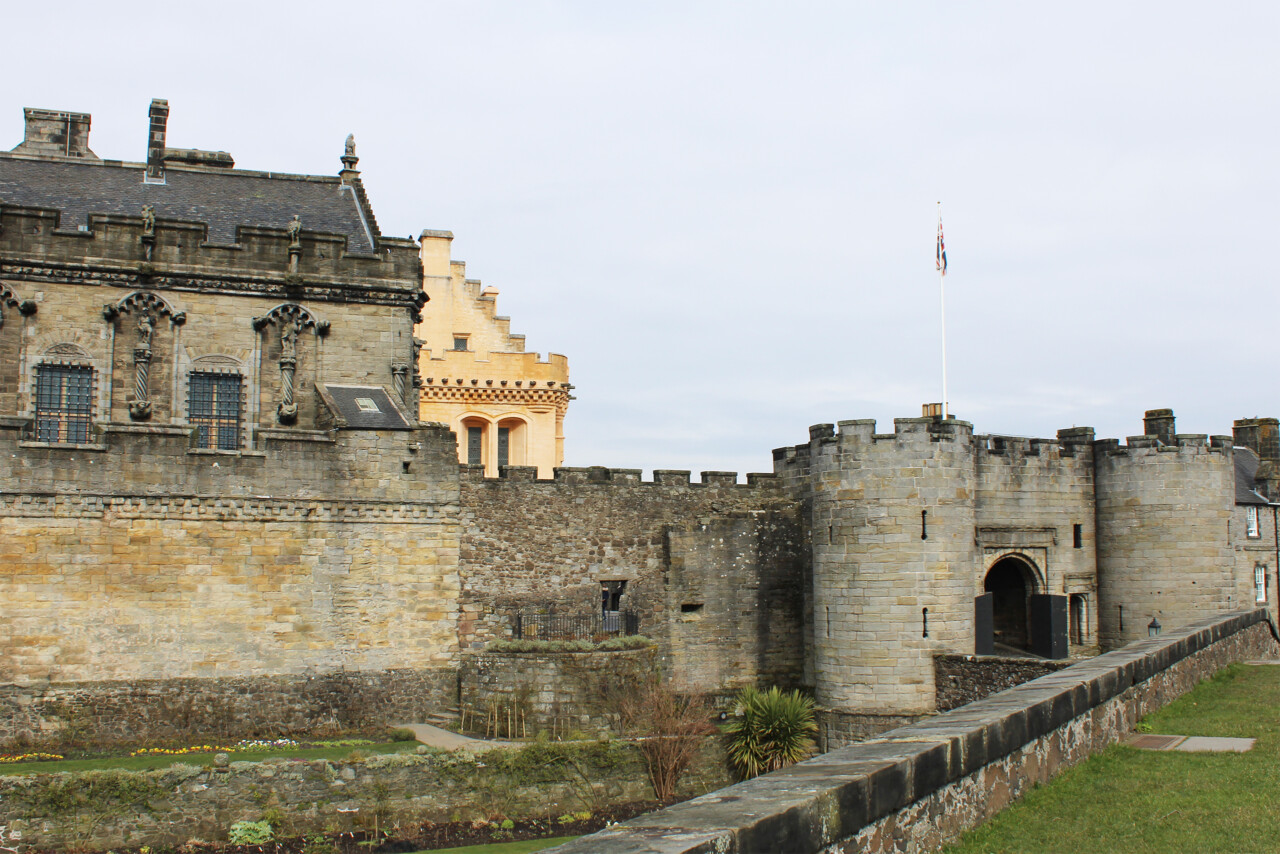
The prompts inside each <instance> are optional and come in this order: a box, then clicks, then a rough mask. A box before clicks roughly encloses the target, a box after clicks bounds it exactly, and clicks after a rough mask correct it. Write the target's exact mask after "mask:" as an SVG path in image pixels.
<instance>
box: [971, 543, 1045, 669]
mask: <svg viewBox="0 0 1280 854" xmlns="http://www.w3.org/2000/svg"><path fill="white" fill-rule="evenodd" d="M982 588H983V590H985V591H986V592H987V593H990V594H991V598H992V603H991V606H992V607H991V610H992V615H991V616H992V628H993V629H994V633H995V642H996V643H997V644H1004V645H1005V646H1011V647H1014V648H1016V649H1023V650H1026V649H1030V648H1031V638H1030V635H1029V633H1028V631H1027V606H1028V601H1029V599H1030V596H1031V594H1032V593H1034V592H1035V580H1034V578H1033V577H1032V575H1031V571H1030V567H1028V566H1027V564H1026V562H1025V561H1022V560H1019V559H1018V558H1016V557H1005V558H1001V559H1000V560H998V561H996V562H995V564H994V565H992V567H991V569H990V571H988V572H987V579H986V581H984V582H983V585H982Z"/></svg>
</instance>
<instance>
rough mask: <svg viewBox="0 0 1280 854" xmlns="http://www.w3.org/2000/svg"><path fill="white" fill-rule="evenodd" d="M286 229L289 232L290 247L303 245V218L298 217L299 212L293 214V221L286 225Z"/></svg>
mask: <svg viewBox="0 0 1280 854" xmlns="http://www.w3.org/2000/svg"><path fill="white" fill-rule="evenodd" d="M286 230H287V231H288V232H289V246H290V248H292V247H294V246H301V245H302V220H300V219H298V215H297V214H294V215H293V222H291V223H289V225H288V226H287V227H286Z"/></svg>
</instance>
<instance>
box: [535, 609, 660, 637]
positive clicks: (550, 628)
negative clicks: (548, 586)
mask: <svg viewBox="0 0 1280 854" xmlns="http://www.w3.org/2000/svg"><path fill="white" fill-rule="evenodd" d="M638 634H640V615H639V614H637V613H636V612H634V611H603V612H597V613H595V614H593V615H591V616H589V617H588V616H582V615H561V614H526V613H524V612H517V613H516V615H515V621H514V624H513V625H512V636H513V637H515V638H516V639H517V640H603V639H605V638H611V637H618V636H619V635H638Z"/></svg>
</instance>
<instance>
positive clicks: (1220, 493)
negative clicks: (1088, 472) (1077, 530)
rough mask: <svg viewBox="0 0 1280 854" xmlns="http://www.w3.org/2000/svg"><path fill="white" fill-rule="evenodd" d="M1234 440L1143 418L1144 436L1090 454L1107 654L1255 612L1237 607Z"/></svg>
mask: <svg viewBox="0 0 1280 854" xmlns="http://www.w3.org/2000/svg"><path fill="white" fill-rule="evenodd" d="M1231 446H1232V440H1231V437H1230V436H1213V437H1212V438H1210V437H1208V436H1204V435H1199V434H1176V433H1174V423H1173V413H1172V411H1170V410H1152V411H1150V412H1148V413H1147V419H1146V435H1143V436H1131V437H1129V439H1128V440H1127V442H1126V444H1125V445H1123V446H1122V445H1120V443H1119V442H1118V441H1117V440H1115V439H1108V440H1104V441H1099V442H1097V443H1095V445H1094V456H1095V467H1096V484H1097V486H1096V489H1097V513H1098V594H1099V595H1098V599H1099V602H1100V605H1101V607H1100V610H1099V614H1098V617H1099V635H1100V640H1101V642H1102V645H1103V647H1104V648H1106V647H1115V646H1119V645H1121V644H1125V643H1128V642H1129V641H1132V640H1137V639H1139V638H1144V637H1147V634H1148V626H1149V625H1150V624H1151V622H1152V620H1155V621H1157V622H1158V623H1159V624H1160V625H1161V626H1162V627H1169V626H1177V625H1182V624H1184V623H1189V622H1192V621H1193V620H1195V619H1198V618H1200V617H1202V616H1204V615H1205V614H1213V613H1218V612H1221V611H1231V610H1235V609H1237V608H1241V607H1245V606H1247V605H1249V604H1250V603H1242V602H1237V601H1234V599H1235V596H1234V595H1233V591H1234V580H1233V578H1232V572H1233V567H1234V564H1233V555H1232V549H1231V541H1230V533H1229V521H1230V519H1231V515H1232V510H1233V508H1234V495H1235V481H1234V468H1233V465H1232V456H1231V454H1232V451H1231Z"/></svg>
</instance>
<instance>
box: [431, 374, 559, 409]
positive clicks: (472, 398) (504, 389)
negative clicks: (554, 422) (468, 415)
mask: <svg viewBox="0 0 1280 854" xmlns="http://www.w3.org/2000/svg"><path fill="white" fill-rule="evenodd" d="M448 382H449V384H448V385H446V384H445V381H440V382H436V381H434V380H432V381H429V382H428V383H427V385H426V386H425V387H423V389H422V401H423V402H430V403H436V402H444V403H467V404H473V405H478V404H506V405H512V406H552V407H555V409H556V411H557V412H558V413H559V414H561V415H563V414H564V413H565V412H566V411H567V410H568V408H569V401H570V400H571V397H570V395H569V389H568V388H565V387H564V386H565V385H567V383H566V384H559V383H557V384H556V385H557V386H559V387H555V388H553V387H549V386H546V385H545V384H544V385H543V386H542V387H541V388H525V387H520V388H516V387H514V386H512V385H507V386H499V385H489V384H488V383H490V382H492V381H491V380H489V381H481V380H464V381H462V382H463V384H462V385H458V384H457V383H458V380H456V379H455V380H450V381H448Z"/></svg>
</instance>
